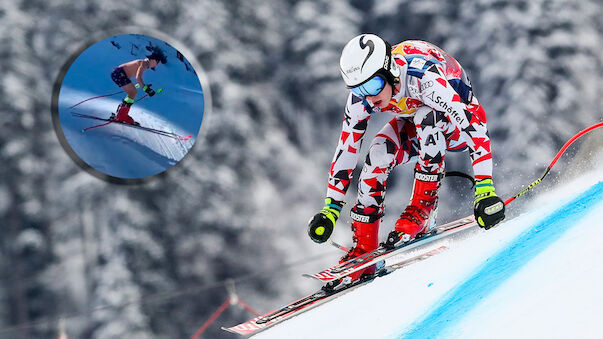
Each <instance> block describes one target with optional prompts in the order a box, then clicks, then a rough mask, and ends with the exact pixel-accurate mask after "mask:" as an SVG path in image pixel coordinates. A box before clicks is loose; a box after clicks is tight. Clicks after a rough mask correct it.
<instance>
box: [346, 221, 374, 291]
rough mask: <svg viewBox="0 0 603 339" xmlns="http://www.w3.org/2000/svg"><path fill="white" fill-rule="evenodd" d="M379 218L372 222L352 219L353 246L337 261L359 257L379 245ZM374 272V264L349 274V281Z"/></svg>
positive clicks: (370, 275) (368, 276)
mask: <svg viewBox="0 0 603 339" xmlns="http://www.w3.org/2000/svg"><path fill="white" fill-rule="evenodd" d="M380 220H381V219H380V218H379V219H377V220H376V221H373V222H360V221H356V220H353V221H352V231H353V232H354V238H353V239H354V247H352V248H350V250H349V251H348V253H347V254H346V255H344V256H343V257H342V258H341V259H340V260H339V263H340V264H341V263H343V262H346V261H348V260H350V259H353V258H356V257H359V256H361V255H363V254H364V253H367V252H370V251H372V250H374V249H376V248H377V247H378V246H379V222H380ZM374 274H375V265H373V266H370V267H367V268H366V269H364V270H359V271H357V272H354V273H352V274H350V275H349V277H350V278H351V282H354V281H356V280H358V279H360V278H370V277H372V276H373V275H374Z"/></svg>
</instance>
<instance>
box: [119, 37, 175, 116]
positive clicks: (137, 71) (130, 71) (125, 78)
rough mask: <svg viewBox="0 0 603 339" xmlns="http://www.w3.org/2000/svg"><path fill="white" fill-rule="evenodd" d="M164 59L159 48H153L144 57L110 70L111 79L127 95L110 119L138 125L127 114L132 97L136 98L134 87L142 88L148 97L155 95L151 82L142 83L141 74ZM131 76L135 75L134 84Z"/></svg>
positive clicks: (132, 101) (153, 67)
mask: <svg viewBox="0 0 603 339" xmlns="http://www.w3.org/2000/svg"><path fill="white" fill-rule="evenodd" d="M166 61H167V58H166V57H165V54H164V53H163V52H162V51H161V50H160V49H159V48H155V49H153V51H152V53H151V55H148V56H147V57H146V58H145V59H138V60H133V61H130V62H126V63H125V64H121V65H119V66H117V67H116V68H114V69H113V72H111V80H113V82H114V83H115V84H116V85H117V86H119V87H120V88H121V89H123V90H124V92H126V94H127V95H126V97H125V98H124V99H123V101H122V102H121V103H120V104H119V106H117V111H116V112H117V116H115V114H112V115H111V119H115V120H117V121H119V122H124V123H127V124H133V125H138V123H137V122H136V121H134V119H132V117H130V115H129V112H130V107H131V106H132V104H133V103H134V98H136V93H137V91H136V88H139V87H142V90H143V91H144V92H145V93H147V94H148V95H149V96H150V97H152V96H153V95H155V90H153V89H152V88H151V84H145V83H144V81H143V80H142V75H143V73H144V72H145V71H146V70H147V69H149V68H150V69H152V70H153V71H154V70H155V67H157V65H158V64H159V63H162V64H165V63H166ZM132 77H136V82H137V84H136V86H134V84H132V81H130V78H132Z"/></svg>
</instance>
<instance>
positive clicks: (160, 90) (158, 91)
mask: <svg viewBox="0 0 603 339" xmlns="http://www.w3.org/2000/svg"><path fill="white" fill-rule="evenodd" d="M161 92H163V88H160V89H158V90H156V91H155V94H159V93H161ZM147 97H149V95H148V94H145V95H143V96H142V97H141V98H140V99H138V100H136V101H134V103H137V102H139V101H140V100H142V99H144V98H147Z"/></svg>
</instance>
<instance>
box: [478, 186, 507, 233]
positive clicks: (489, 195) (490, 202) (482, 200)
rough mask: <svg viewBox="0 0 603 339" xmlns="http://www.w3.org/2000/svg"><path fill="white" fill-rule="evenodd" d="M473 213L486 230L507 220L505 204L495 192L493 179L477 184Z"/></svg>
mask: <svg viewBox="0 0 603 339" xmlns="http://www.w3.org/2000/svg"><path fill="white" fill-rule="evenodd" d="M473 212H474V214H475V220H476V221H477V224H478V225H479V226H480V227H483V228H485V229H490V228H491V227H492V226H494V225H496V224H498V223H499V222H501V221H502V220H503V219H504V218H505V203H504V202H503V201H502V199H501V198H499V197H498V196H497V195H496V193H495V192H494V182H493V181H492V179H483V180H479V181H477V182H476V183H475V200H474V202H473Z"/></svg>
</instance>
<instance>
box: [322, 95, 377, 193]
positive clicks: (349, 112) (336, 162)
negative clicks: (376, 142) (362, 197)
mask: <svg viewBox="0 0 603 339" xmlns="http://www.w3.org/2000/svg"><path fill="white" fill-rule="evenodd" d="M369 109H370V108H368V107H366V106H365V101H363V100H361V99H359V98H358V97H356V96H354V95H352V94H351V93H350V95H349V96H348V101H347V104H346V107H345V115H344V119H343V123H342V128H341V134H340V136H339V142H338V144H337V148H336V149H335V154H334V156H333V161H332V163H331V169H330V172H329V182H328V188H327V197H329V198H332V199H333V200H335V201H343V200H344V198H345V194H346V192H347V190H348V187H349V185H350V183H351V181H352V177H353V172H354V169H355V168H356V165H357V163H358V152H360V146H361V145H362V139H363V137H364V133H365V132H366V128H367V125H368V120H369V118H370V115H369V111H368V110H369Z"/></svg>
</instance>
